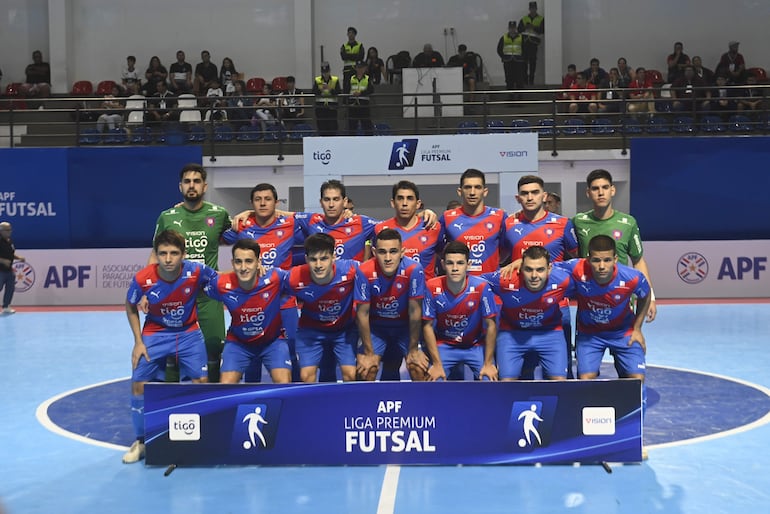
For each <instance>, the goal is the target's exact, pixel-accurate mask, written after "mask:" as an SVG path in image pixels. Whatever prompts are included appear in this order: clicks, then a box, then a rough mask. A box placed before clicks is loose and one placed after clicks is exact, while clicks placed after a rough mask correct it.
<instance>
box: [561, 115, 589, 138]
mask: <svg viewBox="0 0 770 514" xmlns="http://www.w3.org/2000/svg"><path fill="white" fill-rule="evenodd" d="M562 131H563V132H564V134H566V135H568V136H581V135H583V134H585V133H586V132H588V131H587V130H586V123H585V121H583V118H567V121H565V122H564V128H563V129H562Z"/></svg>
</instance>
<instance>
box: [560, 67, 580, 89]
mask: <svg viewBox="0 0 770 514" xmlns="http://www.w3.org/2000/svg"><path fill="white" fill-rule="evenodd" d="M576 82H577V66H575V65H574V64H569V65H567V74H566V75H564V77H562V79H561V88H562V89H569V88H571V87H572V84H575V83H576Z"/></svg>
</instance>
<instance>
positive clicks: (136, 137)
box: [128, 125, 153, 145]
mask: <svg viewBox="0 0 770 514" xmlns="http://www.w3.org/2000/svg"><path fill="white" fill-rule="evenodd" d="M152 139H153V138H152V130H151V129H150V127H144V126H141V125H140V126H138V127H135V128H134V129H133V130H132V131H131V136H130V137H129V138H128V142H129V143H131V144H132V145H149V144H151V143H152Z"/></svg>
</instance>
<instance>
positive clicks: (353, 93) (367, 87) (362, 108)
mask: <svg viewBox="0 0 770 514" xmlns="http://www.w3.org/2000/svg"><path fill="white" fill-rule="evenodd" d="M366 68H367V65H366V62H364V61H358V62H356V74H355V75H353V76H352V77H350V79H349V80H348V81H347V82H345V88H344V91H345V94H346V95H349V96H348V135H351V136H353V135H355V134H356V131H357V130H358V124H359V122H360V123H361V131H362V132H363V134H364V135H367V136H371V135H374V127H373V126H372V113H371V109H370V108H369V101H370V96H371V94H372V93H374V86H373V85H372V82H371V80H369V75H367V74H366Z"/></svg>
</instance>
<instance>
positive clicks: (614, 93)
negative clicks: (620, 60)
mask: <svg viewBox="0 0 770 514" xmlns="http://www.w3.org/2000/svg"><path fill="white" fill-rule="evenodd" d="M601 88H602V89H606V90H607V91H602V93H601V99H602V101H601V102H599V112H620V110H621V106H622V105H623V104H622V100H623V96H624V95H625V92H624V91H623V88H622V86H621V85H620V73H618V69H617V68H610V73H609V75H608V76H607V80H605V81H604V82H602V85H601Z"/></svg>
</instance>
